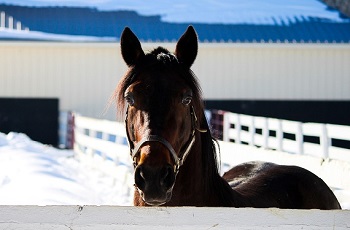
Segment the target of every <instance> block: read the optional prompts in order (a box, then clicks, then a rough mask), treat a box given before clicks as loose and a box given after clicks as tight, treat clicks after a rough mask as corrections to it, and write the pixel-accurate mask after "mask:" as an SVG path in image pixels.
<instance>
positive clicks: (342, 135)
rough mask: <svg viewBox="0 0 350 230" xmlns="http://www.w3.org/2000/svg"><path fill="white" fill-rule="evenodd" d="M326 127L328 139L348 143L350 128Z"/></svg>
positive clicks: (339, 126) (340, 126) (328, 125)
mask: <svg viewBox="0 0 350 230" xmlns="http://www.w3.org/2000/svg"><path fill="white" fill-rule="evenodd" d="M326 127H327V132H328V136H329V137H330V138H335V139H339V140H347V141H350V126H344V125H333V124H327V125H326Z"/></svg>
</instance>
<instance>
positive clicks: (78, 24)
mask: <svg viewBox="0 0 350 230" xmlns="http://www.w3.org/2000/svg"><path fill="white" fill-rule="evenodd" d="M0 11H4V12H6V14H8V15H11V16H12V17H13V18H15V19H16V20H18V21H21V22H22V24H23V25H24V26H26V27H28V28H29V29H30V30H32V31H42V32H46V33H53V34H65V35H83V36H95V37H101V38H105V37H113V38H114V39H116V40H118V39H119V36H120V34H121V32H122V30H123V29H124V27H125V26H129V27H130V28H131V29H132V30H133V31H134V32H135V33H136V34H137V36H138V37H139V38H140V39H141V40H142V41H153V42H154V41H174V40H177V39H178V38H179V36H180V35H181V34H182V33H183V32H184V30H185V29H186V27H187V26H188V25H189V24H192V25H193V26H194V27H195V29H196V30H197V33H198V36H199V39H200V41H201V42H249V43H251V42H265V43H267V42H272V43H278V42H283V43H284V42H287V43H317V42H320V43H349V42H350V19H346V18H345V19H341V20H331V19H327V18H323V17H310V16H308V17H306V16H299V17H291V16H290V17H286V18H283V20H280V19H279V18H272V23H271V22H270V23H263V22H262V23H259V22H256V21H255V22H253V23H251V22H250V23H249V22H237V23H219V22H216V23H204V22H195V23H186V22H167V21H164V20H162V17H161V16H160V15H151V16H145V15H140V14H138V13H137V12H135V11H127V10H114V11H100V10H98V9H96V8H88V7H32V6H15V5H6V4H0Z"/></svg>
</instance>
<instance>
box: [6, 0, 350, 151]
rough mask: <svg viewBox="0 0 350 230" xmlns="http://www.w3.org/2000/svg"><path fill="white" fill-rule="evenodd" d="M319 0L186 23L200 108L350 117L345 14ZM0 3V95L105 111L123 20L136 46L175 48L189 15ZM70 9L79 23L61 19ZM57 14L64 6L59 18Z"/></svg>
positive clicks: (120, 65)
mask: <svg viewBox="0 0 350 230" xmlns="http://www.w3.org/2000/svg"><path fill="white" fill-rule="evenodd" d="M318 4H322V3H318ZM323 6H324V7H323V8H324V9H323V11H324V14H322V15H314V16H312V15H311V16H306V15H301V16H294V17H292V16H290V15H287V16H286V17H282V16H280V17H272V19H271V21H269V20H265V21H264V20H262V19H259V18H257V19H251V20H250V21H246V22H244V21H243V22H242V21H240V22H238V23H226V24H225V23H219V22H217V23H200V22H198V23H192V24H193V25H194V27H195V29H196V30H197V33H198V36H199V41H200V44H199V53H198V57H197V60H196V62H195V64H194V66H193V67H192V69H193V71H194V73H195V74H196V75H197V77H198V79H199V80H200V83H201V86H202V89H203V96H204V99H205V101H206V107H207V109H221V110H227V111H232V112H237V113H245V114H251V115H258V116H268V117H276V118H283V119H291V120H299V121H313V122H324V123H334V124H346V125H349V124H350V119H349V117H350V90H349V89H350V88H349V86H350V78H349V76H350V65H349V63H350V45H349V44H350V20H349V18H347V17H346V16H345V15H344V14H340V13H339V11H336V10H332V11H330V10H328V9H327V8H326V6H325V5H323ZM0 11H1V12H3V13H2V21H3V22H2V24H1V25H2V29H1V30H0V37H1V40H2V41H1V42H0V53H1V55H0V69H1V84H0V97H1V98H5V99H53V101H55V102H54V103H56V104H57V110H58V111H74V112H77V113H80V114H82V115H85V116H90V117H95V118H105V119H110V120H115V119H116V109H115V107H114V104H113V100H111V97H112V95H113V91H114V88H115V86H116V85H117V83H118V81H119V79H120V78H121V77H122V76H123V74H124V72H125V71H126V65H125V64H124V62H123V60H122V59H121V55H120V48H119V41H118V37H119V35H120V33H121V32H122V29H123V28H124V26H125V25H128V26H130V27H131V28H132V29H133V31H134V32H135V33H136V34H137V35H138V36H139V38H140V39H141V41H143V49H144V50H152V49H153V48H155V47H157V46H164V47H166V48H168V49H170V50H174V47H175V41H176V39H177V38H178V37H180V35H181V34H182V33H183V32H184V30H185V29H186V27H187V26H188V24H189V23H185V22H173V23H171V22H164V20H162V18H161V17H160V16H159V17H158V16H152V17H151V16H142V15H140V14H135V12H132V11H111V12H103V11H99V10H97V9H94V10H91V9H90V8H69V7H68V8H67V7H58V8H57V7H46V8H45V7H34V8H31V7H23V6H15V5H7V4H0ZM43 12H46V13H43ZM48 12H49V13H48ZM77 14H80V15H82V16H81V17H78V18H84V19H85V23H82V22H81V20H78V19H76V18H77V17H75V20H71V21H70V20H68V19H69V17H72V18H74V15H77ZM106 14H108V15H109V17H108V15H106ZM35 15H36V16H35ZM57 15H64V18H65V20H62V23H61V24H59V23H57V20H54V19H56V17H57ZM325 15H326V16H325ZM327 15H331V18H327V17H328V16H327ZM96 17H100V18H101V20H100V21H99V23H100V24H96V23H97V22H96V21H98V20H96ZM106 18H109V19H110V18H115V20H114V21H113V20H109V21H108V20H107V19H106ZM106 20H107V21H106ZM259 20H260V21H259ZM10 21H11V23H9V22H10ZM55 22H56V24H54V23H55ZM92 22H94V23H92ZM111 24H114V25H115V26H114V27H112V26H111ZM10 25H12V28H8V27H9V26H10ZM68 25H69V26H68ZM6 27H7V28H6ZM22 28H26V29H25V31H22ZM101 28H102V29H101ZM108 28H109V29H108ZM110 28H113V29H110ZM57 34H60V35H57ZM62 34H64V35H62ZM23 103H24V104H25V103H26V102H21V103H20V104H23ZM36 103H37V102H34V104H36ZM39 107H41V108H43V107H42V105H41V106H39ZM25 111H26V109H22V112H23V113H25ZM45 111H47V110H46V109H43V113H45ZM30 113H31V112H29V114H28V116H30ZM54 113H55V112H54ZM5 120H6V119H2V121H1V122H2V123H0V129H1V128H2V127H4V123H6V122H5ZM39 120H42V119H41V118H39ZM34 139H35V138H34ZM39 139H40V138H39ZM51 144H54V143H51Z"/></svg>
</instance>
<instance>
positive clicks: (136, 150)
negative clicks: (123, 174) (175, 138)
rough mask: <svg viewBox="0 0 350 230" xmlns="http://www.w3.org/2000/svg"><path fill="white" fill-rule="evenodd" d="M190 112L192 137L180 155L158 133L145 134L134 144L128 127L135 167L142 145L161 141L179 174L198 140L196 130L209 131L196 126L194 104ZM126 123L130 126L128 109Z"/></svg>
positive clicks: (131, 154) (175, 170)
mask: <svg viewBox="0 0 350 230" xmlns="http://www.w3.org/2000/svg"><path fill="white" fill-rule="evenodd" d="M190 113H191V122H192V131H191V137H190V138H189V140H188V141H187V147H186V149H185V150H184V151H183V152H182V153H181V154H180V157H179V156H178V155H177V154H176V151H175V150H174V148H173V147H172V145H171V144H170V143H169V142H168V141H167V140H165V139H164V138H163V137H161V136H158V135H149V136H145V137H144V138H142V139H141V140H140V141H139V142H138V143H137V144H136V145H135V146H134V143H133V142H132V141H131V139H130V136H129V132H128V128H127V129H126V134H127V139H128V143H129V148H130V156H131V158H132V160H133V162H134V167H136V166H137V162H136V157H137V154H138V153H139V150H140V148H141V146H143V145H144V144H145V143H147V142H159V143H161V144H163V145H164V146H165V147H166V148H167V149H168V150H169V152H170V155H171V157H172V159H173V161H174V173H175V175H177V173H178V172H179V169H180V167H181V166H182V165H183V163H184V162H185V160H186V158H187V156H188V154H189V153H190V150H191V148H192V146H193V144H194V142H195V141H196V135H195V133H196V130H198V131H199V132H207V130H201V129H198V128H196V124H197V116H196V113H195V111H194V108H193V106H191V111H190ZM125 124H126V127H128V110H127V112H126V118H125Z"/></svg>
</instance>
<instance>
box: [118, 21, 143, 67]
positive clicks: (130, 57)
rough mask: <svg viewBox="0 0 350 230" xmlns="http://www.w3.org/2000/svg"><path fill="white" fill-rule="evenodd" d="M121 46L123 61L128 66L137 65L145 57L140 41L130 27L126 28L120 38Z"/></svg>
mask: <svg viewBox="0 0 350 230" xmlns="http://www.w3.org/2000/svg"><path fill="white" fill-rule="evenodd" d="M120 46H121V52H122V56H123V59H124V61H125V63H126V64H127V65H128V66H132V65H135V63H136V61H137V60H138V59H139V58H141V57H143V56H144V55H145V53H144V52H143V50H142V47H141V43H140V41H139V39H138V38H137V37H136V35H135V34H134V33H133V32H132V31H131V30H130V29H129V27H125V29H124V31H123V33H122V35H121V37H120Z"/></svg>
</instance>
